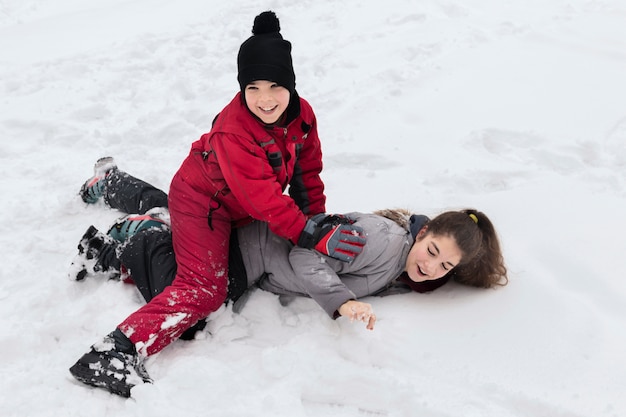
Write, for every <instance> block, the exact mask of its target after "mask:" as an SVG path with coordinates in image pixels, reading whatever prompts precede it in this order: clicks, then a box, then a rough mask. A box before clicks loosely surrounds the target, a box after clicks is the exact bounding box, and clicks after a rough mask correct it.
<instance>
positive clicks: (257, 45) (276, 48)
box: [237, 11, 296, 94]
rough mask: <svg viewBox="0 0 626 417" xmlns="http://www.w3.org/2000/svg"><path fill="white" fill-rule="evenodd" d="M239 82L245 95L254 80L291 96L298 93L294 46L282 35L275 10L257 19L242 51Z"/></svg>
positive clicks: (238, 75)
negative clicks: (292, 50)
mask: <svg viewBox="0 0 626 417" xmlns="http://www.w3.org/2000/svg"><path fill="white" fill-rule="evenodd" d="M237 70H238V74H237V81H239V87H240V88H241V91H242V92H243V91H244V89H245V87H246V85H248V84H250V83H251V82H252V81H257V80H267V81H273V82H275V83H277V84H278V85H280V86H282V87H285V88H286V89H287V90H289V92H290V93H292V94H293V93H294V92H295V90H296V75H295V73H294V71H293V63H292V60H291V43H290V42H289V41H287V40H285V39H283V37H282V35H281V34H280V21H279V20H278V17H276V14H275V13H274V12H272V11H266V12H263V13H261V14H260V15H258V16H257V17H256V18H255V19H254V25H253V26H252V36H251V37H249V38H248V39H247V40H246V41H245V42H244V43H243V44H242V45H241V47H240V48H239V54H238V55H237Z"/></svg>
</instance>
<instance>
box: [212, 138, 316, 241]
mask: <svg viewBox="0 0 626 417" xmlns="http://www.w3.org/2000/svg"><path fill="white" fill-rule="evenodd" d="M211 147H212V149H213V151H214V152H215V155H216V157H217V161H218V164H219V166H220V169H221V171H222V174H223V175H224V180H225V181H226V184H227V185H228V187H229V188H230V192H232V193H233V195H234V197H235V199H236V200H237V202H238V203H239V204H240V205H241V207H242V208H243V209H244V210H245V211H246V212H247V213H248V214H249V215H250V216H252V217H253V218H254V219H257V220H260V221H263V222H267V223H268V225H269V227H270V229H271V230H272V231H273V232H274V233H276V234H277V235H279V236H282V237H284V238H286V239H289V240H290V241H292V242H297V241H298V238H299V236H300V233H301V232H302V229H304V225H305V223H306V216H305V215H304V214H303V213H302V211H301V210H300V209H299V208H298V206H297V205H296V203H295V202H294V200H293V199H292V198H291V197H289V196H287V195H285V194H283V190H282V187H281V185H280V183H279V182H278V181H277V180H276V175H275V174H274V172H273V170H272V167H271V166H270V164H269V161H268V160H267V157H266V155H265V152H264V151H263V150H262V149H261V147H260V146H259V145H258V144H256V143H255V142H254V141H252V140H249V141H247V140H246V139H245V138H243V137H240V136H237V135H234V134H225V133H223V134H218V135H215V136H214V137H213V138H211Z"/></svg>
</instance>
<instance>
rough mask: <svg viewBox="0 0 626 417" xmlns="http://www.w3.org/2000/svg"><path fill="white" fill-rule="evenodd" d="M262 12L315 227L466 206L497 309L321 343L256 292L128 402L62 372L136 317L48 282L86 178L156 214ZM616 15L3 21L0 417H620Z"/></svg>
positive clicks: (48, 11)
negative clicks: (111, 180) (109, 172)
mask: <svg viewBox="0 0 626 417" xmlns="http://www.w3.org/2000/svg"><path fill="white" fill-rule="evenodd" d="M266 9H273V10H275V11H276V12H277V14H278V16H279V18H280V19H281V24H282V29H283V30H282V32H283V35H284V36H285V38H287V39H289V40H290V41H292V42H293V45H294V49H293V54H294V63H295V68H296V75H297V89H298V91H299V92H300V94H301V95H302V96H303V97H305V98H307V99H308V100H309V101H310V102H311V104H312V105H313V107H314V108H315V110H316V113H317V116H318V120H319V129H320V135H321V138H322V142H323V146H324V159H325V170H324V179H325V181H326V184H327V194H328V208H329V211H334V212H342V211H349V210H361V211H368V210H375V209H379V208H385V207H406V208H409V209H412V210H414V211H416V212H421V213H424V214H429V215H435V214H437V213H438V212H440V211H443V210H446V209H456V208H462V207H476V208H478V209H480V210H483V211H485V212H486V213H487V214H488V215H489V216H490V217H491V218H492V220H493V221H494V223H495V225H496V227H497V228H498V231H499V234H500V236H501V239H502V244H503V247H504V251H505V256H506V260H507V264H508V266H509V268H510V284H509V285H508V286H506V287H504V288H502V289H498V290H473V289H469V288H464V287H460V286H458V285H449V286H446V287H444V288H442V289H441V290H439V291H436V292H434V293H432V294H426V295H424V294H422V295H420V294H408V295H401V296H394V297H386V298H382V299H371V300H370V301H371V303H372V304H373V306H374V309H375V311H376V314H377V316H378V318H379V321H378V323H377V327H376V329H375V330H374V331H373V332H370V331H367V330H365V328H364V326H363V325H362V324H351V323H349V322H346V321H344V320H342V319H339V320H337V321H331V320H330V319H329V318H328V317H327V316H325V314H324V313H323V311H322V310H321V309H320V308H319V307H318V306H317V305H316V304H315V303H313V302H312V301H311V300H308V299H300V300H298V301H297V302H295V303H294V304H292V305H290V306H288V307H286V308H285V307H281V306H280V305H279V303H278V299H277V297H276V296H274V295H272V294H269V293H264V292H261V291H256V292H255V293H254V294H253V296H252V298H251V299H250V302H249V304H248V305H246V307H245V309H244V310H243V312H242V313H241V314H239V315H236V314H233V312H232V310H231V309H230V308H223V309H222V310H220V311H218V312H217V313H216V314H215V315H214V318H213V319H212V320H211V323H210V326H209V330H210V333H209V332H207V333H205V334H204V335H203V337H202V338H201V339H200V340H195V341H193V342H182V341H181V342H176V343H175V344H174V345H172V346H170V347H168V348H167V349H165V350H164V351H163V352H161V353H160V354H159V355H157V356H155V357H153V358H151V359H150V361H149V362H148V364H147V365H148V369H149V371H150V374H151V376H152V377H153V378H154V379H155V383H154V384H153V385H146V386H140V387H136V388H135V389H134V390H133V398H132V399H128V400H125V399H123V398H120V397H117V396H113V395H110V394H108V393H107V392H105V391H103V390H95V389H90V388H88V387H86V386H84V385H82V384H79V383H77V382H76V381H74V380H73V378H72V377H71V376H70V374H69V372H68V368H69V366H71V365H72V364H73V363H74V362H75V361H76V360H77V359H78V357H80V355H82V354H83V353H84V352H85V351H86V350H87V349H88V348H89V346H90V345H91V344H92V343H93V342H95V341H96V340H97V339H98V338H99V337H101V336H103V335H104V334H106V333H108V332H109V331H111V330H112V329H113V328H114V327H115V325H116V324H118V323H119V322H120V321H121V320H122V319H123V318H125V317H126V316H127V315H128V314H129V313H131V312H132V311H134V310H135V309H136V308H137V307H138V306H139V305H140V297H139V296H138V294H137V293H136V291H135V290H134V289H133V288H132V287H131V286H128V285H124V284H122V283H119V282H114V281H109V282H106V281H98V280H89V281H86V282H82V283H76V282H72V281H69V280H68V279H67V269H68V266H69V262H70V260H71V258H72V257H73V256H74V254H75V251H76V244H77V242H78V240H79V238H80V237H81V235H82V233H83V232H84V230H85V229H86V228H87V227H88V226H89V225H90V224H94V225H95V226H97V227H99V228H106V227H107V226H108V225H109V223H110V222H112V221H113V220H114V219H115V218H117V217H118V214H119V213H117V212H115V211H113V210H109V209H106V208H105V207H104V206H103V205H102V204H97V205H95V206H87V205H85V204H84V203H82V201H81V200H80V198H79V197H78V195H77V191H78V189H79V187H80V185H81V184H82V182H83V181H84V180H85V179H86V178H88V177H89V176H90V175H91V173H92V166H93V163H94V162H95V160H96V159H97V158H98V157H100V156H105V155H112V156H114V157H115V158H116V160H117V162H118V164H119V166H120V168H122V169H124V170H126V171H128V172H131V173H133V174H135V175H137V176H139V177H142V178H144V179H146V180H148V181H150V182H152V183H154V184H155V185H158V186H160V187H163V188H164V189H167V187H168V185H169V181H170V179H171V177H172V175H173V174H174V172H175V171H176V169H177V168H178V166H179V164H180V163H181V162H182V160H183V158H184V157H185V156H186V154H187V152H188V150H189V146H190V144H191V142H192V141H194V140H196V139H197V138H198V137H199V136H200V135H201V134H202V133H204V132H206V131H207V130H208V129H209V127H210V123H211V120H212V118H213V116H214V115H215V114H216V112H218V111H219V110H220V109H221V108H222V107H223V106H224V105H225V104H226V103H227V102H228V101H229V100H230V99H231V97H232V95H233V94H234V93H235V92H236V91H237V89H238V85H237V82H236V62H235V57H236V53H237V49H238V47H239V45H240V43H241V42H242V41H243V40H245V39H246V38H247V37H248V36H249V34H250V28H251V25H252V21H253V18H254V16H255V15H256V14H258V13H259V12H261V11H263V10H266ZM625 19H626V5H624V3H623V2H622V1H619V0H554V1H545V0H542V1H539V0H524V1H522V0H513V1H498V0H466V1H460V0H423V1H419V2H418V1H412V0H388V1H386V2H383V3H381V2H361V1H354V0H343V1H324V0H315V1H313V0H302V1H287V0H273V1H264V2H258V1H247V0H246V1H236V2H235V1H232V2H228V1H224V2H219V3H218V2H208V1H200V0H185V1H178V2H165V1H147V0H114V1H111V0H109V1H104V0H94V1H89V2H85V1H79V0H58V1H55V2H50V1H44V0H19V1H18V0H0V138H1V140H0V195H1V196H2V203H1V207H2V215H1V216H0V253H1V259H2V267H1V268H0V317H1V324H0V409H1V410H2V411H1V412H0V413H1V414H2V415H3V416H19V417H23V416H46V417H52V416H65V417H68V416H90V417H99V416H150V417H154V416H174V415H176V416H179V415H180V416H220V417H229V416H233V417H235V416H255V417H258V416H290V417H297V416H350V417H351V416H402V417H404V416H408V417H412V416H416V417H459V416H462V417H474V416H476V417H484V416H494V417H522V416H524V417H527V416H528V417H601V416H606V417H623V416H624V415H626V397H625V395H624V392H625V384H626V354H625V353H626V331H625V329H626V244H625V241H626V240H625V238H624V231H625V230H626V220H625V217H624V213H625V211H626V78H625V75H624V74H626V72H625V70H626V25H624V20H625Z"/></svg>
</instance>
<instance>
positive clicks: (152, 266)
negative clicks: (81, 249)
mask: <svg viewBox="0 0 626 417" xmlns="http://www.w3.org/2000/svg"><path fill="white" fill-rule="evenodd" d="M119 258H120V262H121V264H122V265H123V266H124V267H125V268H126V269H127V270H128V272H129V274H130V276H131V277H132V279H133V281H134V283H135V285H136V286H137V288H138V289H139V292H140V293H141V295H142V296H143V298H144V299H145V300H146V302H148V301H150V300H152V298H153V297H154V296H156V295H157V294H160V293H161V292H163V290H164V289H165V287H167V286H168V285H170V284H171V283H172V281H174V277H175V276H176V257H175V256H174V248H173V247H172V233H171V232H169V231H166V230H160V229H148V230H144V231H141V232H139V233H137V234H136V235H134V236H132V237H131V238H130V239H128V241H127V243H126V244H125V245H124V247H123V249H122V250H121V253H120V255H119Z"/></svg>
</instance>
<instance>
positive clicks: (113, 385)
mask: <svg viewBox="0 0 626 417" xmlns="http://www.w3.org/2000/svg"><path fill="white" fill-rule="evenodd" d="M70 373H71V374H72V376H73V377H74V378H76V379H77V380H79V381H80V382H82V383H84V384H87V385H91V386H93V387H98V388H104V389H106V390H108V391H109V392H111V393H113V394H117V395H120V396H122V397H126V398H128V397H130V389H131V388H132V387H134V386H135V385H137V384H141V383H152V379H151V378H150V376H149V375H148V373H147V372H146V369H145V368H144V365H143V361H142V360H141V359H140V357H139V355H138V354H137V351H136V350H135V346H134V345H133V344H132V342H131V341H130V340H129V339H128V338H127V337H126V336H125V335H124V334H123V333H122V332H121V331H120V330H119V329H115V331H114V332H112V333H110V334H109V335H107V336H105V337H104V339H103V340H102V341H101V342H99V343H95V344H94V345H93V346H92V347H91V350H90V351H89V352H87V353H85V354H84V355H83V356H82V357H81V358H80V359H79V360H78V362H76V363H75V364H74V366H72V367H71V368H70Z"/></svg>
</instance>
